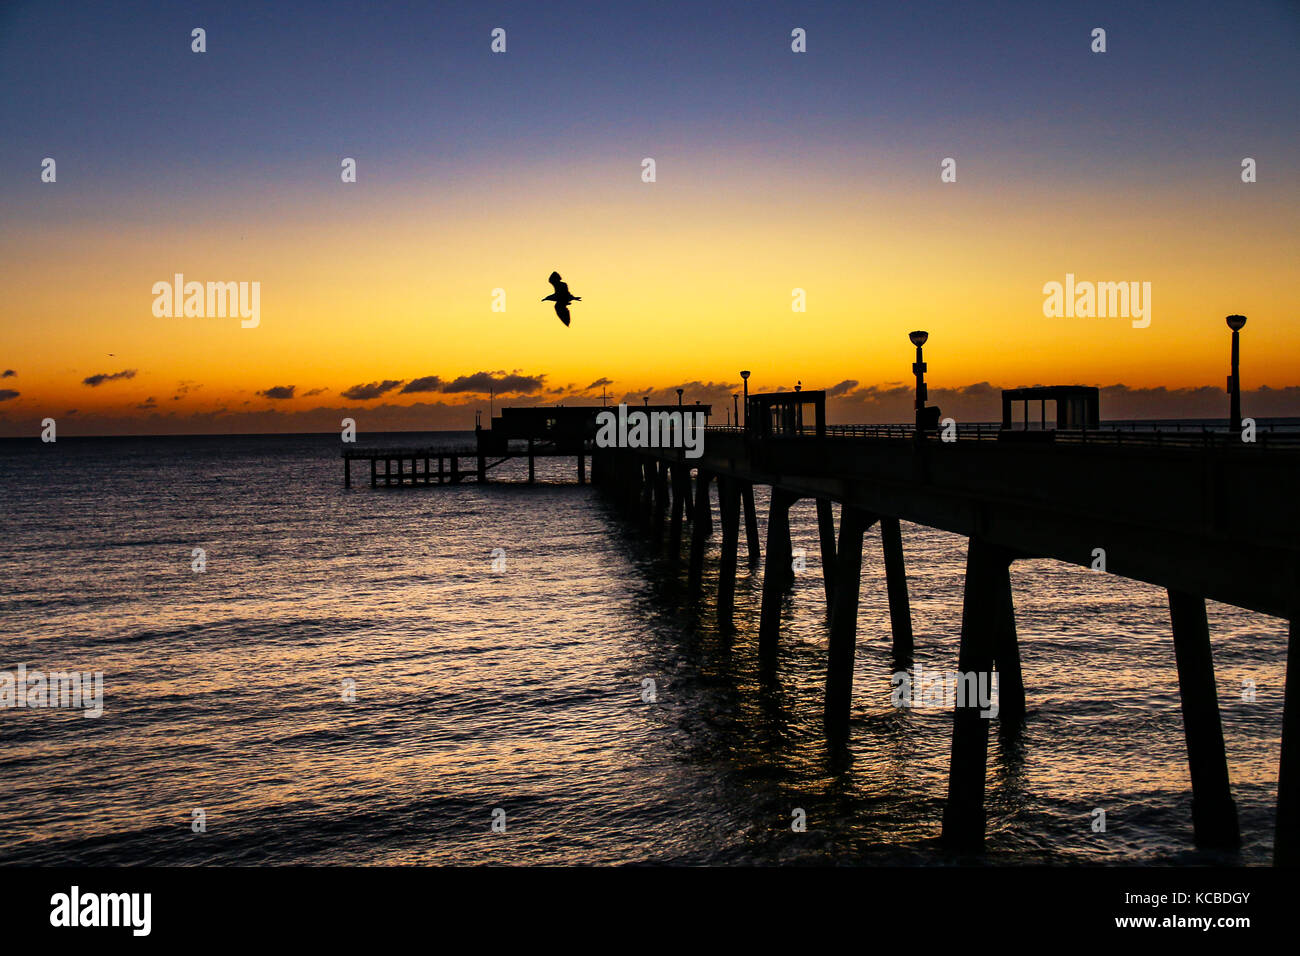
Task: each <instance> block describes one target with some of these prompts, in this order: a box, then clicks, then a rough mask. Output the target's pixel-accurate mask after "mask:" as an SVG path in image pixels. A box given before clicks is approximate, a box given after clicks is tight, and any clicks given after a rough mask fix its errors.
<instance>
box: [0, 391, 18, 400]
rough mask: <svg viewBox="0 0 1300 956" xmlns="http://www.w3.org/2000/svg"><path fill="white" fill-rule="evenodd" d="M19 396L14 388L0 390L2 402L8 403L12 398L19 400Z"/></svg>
mask: <svg viewBox="0 0 1300 956" xmlns="http://www.w3.org/2000/svg"><path fill="white" fill-rule="evenodd" d="M18 394H19V393H18V392H15V391H14V390H13V389H12V388H0V402H7V401H9V400H10V399H11V398H17V397H18Z"/></svg>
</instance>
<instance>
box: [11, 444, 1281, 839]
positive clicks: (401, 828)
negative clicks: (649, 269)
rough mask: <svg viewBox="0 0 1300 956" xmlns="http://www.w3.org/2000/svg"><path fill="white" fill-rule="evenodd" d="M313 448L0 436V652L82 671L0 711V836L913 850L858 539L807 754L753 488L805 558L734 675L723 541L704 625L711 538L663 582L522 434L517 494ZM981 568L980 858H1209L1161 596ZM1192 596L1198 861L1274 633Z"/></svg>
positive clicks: (670, 566) (801, 635) (792, 609)
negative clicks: (849, 601)
mask: <svg viewBox="0 0 1300 956" xmlns="http://www.w3.org/2000/svg"><path fill="white" fill-rule="evenodd" d="M403 437H404V438H410V436H403ZM411 440H412V443H420V442H424V441H427V440H428V439H427V436H422V437H419V438H414V439H411ZM337 452H338V445H337V439H336V438H329V437H289V438H239V439H113V440H100V441H94V440H80V441H78V440H75V439H61V440H60V441H59V442H58V444H57V446H41V445H39V444H38V443H34V442H24V443H21V444H19V443H6V444H5V445H4V446H3V447H0V480H3V482H4V486H5V488H6V496H7V502H6V509H5V511H4V513H3V515H0V565H2V566H3V568H4V580H5V587H4V593H3V595H2V596H0V620H2V621H3V633H4V635H5V643H4V650H3V656H2V657H0V669H9V670H12V669H13V668H14V667H15V666H16V665H17V664H18V663H20V662H25V663H27V664H28V665H29V666H31V667H43V668H46V669H49V670H54V669H70V670H71V669H77V670H83V671H85V670H102V671H104V673H105V685H104V694H105V713H104V716H103V717H102V718H100V719H98V720H87V719H84V718H82V717H81V716H80V715H78V714H76V713H73V712H66V711H52V710H2V711H0V771H2V772H3V774H4V779H5V781H6V790H7V793H6V799H5V800H4V801H3V802H0V861H3V862H10V863H12V862H21V863H42V864H54V863H84V864H102V863H243V864H249V863H411V864H440V863H446V864H451V863H457V864H465V863H476V862H491V863H621V862H674V863H705V862H708V863H764V864H766V863H780V862H797V863H823V862H836V863H922V864H929V863H938V862H943V861H944V860H945V857H944V856H943V855H942V854H941V853H940V851H939V850H938V848H937V847H936V845H935V840H936V837H937V836H938V832H939V824H940V820H941V817H942V808H943V799H944V796H945V793H946V780H947V763H948V745H949V735H950V730H951V715H950V713H949V712H947V711H945V710H933V709H916V710H910V711H906V710H904V711H900V710H896V709H895V708H893V707H892V706H891V705H890V689H891V688H890V672H891V670H892V667H891V660H890V643H889V622H888V610H887V603H886V597H885V593H884V580H883V563H882V560H881V556H880V545H879V531H878V529H873V530H872V531H871V532H870V534H869V535H868V539H867V544H866V548H865V553H866V554H867V560H866V562H865V566H864V569H863V594H862V602H861V608H860V622H859V643H858V651H857V666H856V674H855V678H854V707H853V723H852V732H851V738H850V740H849V742H848V744H847V746H846V747H842V748H832V747H829V746H828V745H827V742H826V739H825V736H824V733H823V730H822V724H821V720H822V694H823V689H824V688H823V685H824V680H825V660H826V636H827V618H826V608H825V601H824V597H823V593H822V582H821V577H820V567H819V558H818V555H819V549H818V545H817V530H816V517H815V512H814V508H813V505H812V503H811V502H801V503H799V504H798V505H796V506H795V507H794V508H793V509H792V512H791V518H792V527H793V534H794V539H795V546H796V547H804V548H805V549H806V551H807V562H808V571H807V572H806V573H803V574H801V575H799V576H798V578H797V580H796V583H795V586H794V588H793V590H792V592H791V594H790V597H789V598H788V599H787V602H786V607H785V621H784V624H783V631H782V641H781V649H780V655H779V658H778V660H777V662H776V666H775V668H774V669H771V670H769V669H766V668H762V667H760V664H759V660H758V654H757V628H758V608H759V603H760V601H759V597H760V593H759V592H760V582H761V576H760V575H759V574H758V573H757V569H754V568H751V567H750V566H749V565H748V564H747V563H746V561H745V552H744V537H743V535H742V539H741V542H742V543H741V549H742V550H741V561H740V572H741V578H740V580H739V582H738V585H737V592H736V614H735V621H736V630H735V632H734V633H731V634H722V633H720V632H719V629H718V627H717V625H716V620H715V609H714V607H713V604H712V591H713V582H714V580H715V576H716V575H715V572H716V559H717V552H716V548H717V544H718V537H717V536H716V535H715V537H714V540H713V542H712V545H713V550H711V552H710V555H709V563H708V565H707V566H706V589H705V594H704V595H703V597H702V598H701V599H699V600H693V599H691V598H690V596H689V595H688V594H687V592H686V587H685V567H684V563H678V564H674V563H673V562H672V561H670V560H669V559H668V557H667V556H666V555H665V554H664V553H663V551H662V545H660V546H659V547H656V546H655V544H654V542H653V539H652V538H647V537H646V536H645V535H643V534H642V533H640V532H639V531H638V530H637V529H636V528H635V527H634V526H632V525H629V524H628V523H627V522H626V521H625V520H624V519H623V518H622V517H620V516H619V515H618V514H616V513H615V511H614V510H613V509H612V508H611V507H610V506H609V505H608V504H606V502H605V501H604V500H603V499H602V498H601V497H600V496H599V494H598V493H596V492H595V491H593V490H592V489H591V488H589V487H581V488H579V487H575V486H572V485H567V484H558V482H570V481H571V480H572V478H573V475H572V471H573V463H572V462H571V461H566V460H555V461H547V460H543V461H542V462H539V467H538V476H539V479H540V480H541V481H542V482H548V481H553V482H557V484H553V485H552V484H542V485H539V486H536V487H531V488H529V487H525V486H519V485H515V486H509V485H505V484H495V485H490V486H488V487H486V488H478V487H476V486H474V485H472V484H471V485H464V486H460V487H457V488H454V489H450V488H445V489H437V488H433V489H423V488H418V489H410V488H407V489H393V490H382V489H380V490H373V491H372V490H371V489H369V488H366V487H358V488H356V489H354V490H352V491H350V492H345V491H344V490H343V488H342V480H341V478H342V476H341V471H342V468H341V463H340V462H339V460H338V458H337ZM52 462H53V464H51V463H52ZM525 469H526V466H519V465H518V464H517V463H512V464H510V465H506V466H502V468H501V469H499V470H498V471H499V473H500V478H501V479H511V478H513V479H515V480H519V479H521V478H522V476H523V475H524V474H525ZM494 474H497V472H494ZM765 503H766V502H765V500H764V499H763V496H762V494H761V493H760V496H759V502H758V504H759V513H760V521H761V520H762V515H763V514H764V505H765ZM717 527H718V525H717V524H715V529H716V528H717ZM903 532H904V548H905V551H906V556H907V562H908V575H909V581H910V587H911V598H912V609H913V616H914V627H915V630H916V659H917V661H919V662H921V663H922V665H923V666H924V667H926V668H931V667H933V668H934V669H935V670H936V671H938V670H952V669H955V667H956V654H957V632H958V626H959V623H960V614H961V585H962V576H963V570H964V542H963V541H962V540H961V539H960V538H956V537H954V536H951V535H947V534H943V533H940V532H934V531H930V530H928V529H924V528H918V527H914V526H909V525H904V529H903ZM195 548H203V549H205V551H206V555H207V569H206V571H204V572H203V573H201V574H200V573H195V572H194V571H192V570H191V561H192V552H193V549H195ZM494 548H502V549H504V551H505V555H506V564H505V569H504V570H503V571H500V572H494V571H493V567H492V557H491V552H492V550H493V549H494ZM1013 583H1014V587H1015V597H1016V605H1017V614H1018V626H1019V634H1020V641H1021V648H1022V655H1023V658H1024V674H1025V682H1026V686H1027V697H1028V705H1029V716H1028V718H1027V720H1026V723H1025V726H1024V729H1023V733H1021V734H1019V735H1015V734H1007V733H1006V732H1005V730H1006V728H1001V727H1000V726H999V725H1000V722H995V725H994V726H995V729H996V730H999V731H1001V732H997V733H994V734H993V735H991V737H990V758H989V760H990V763H989V792H988V806H989V811H990V825H989V833H990V836H989V854H988V858H989V859H990V860H992V861H995V862H1020V861H1025V862H1031V861H1033V862H1042V861H1057V862H1061V861H1071V862H1081V861H1082V862H1189V861H1205V860H1209V859H1212V858H1211V857H1209V856H1207V855H1205V854H1200V853H1197V852H1196V851H1194V850H1193V849H1192V843H1191V812H1190V794H1189V792H1188V776H1187V765H1186V755H1185V748H1184V742H1183V737H1182V722H1181V716H1180V712H1179V703H1178V687H1177V680H1176V673H1175V670H1174V659H1173V649H1172V644H1171V640H1170V637H1169V622H1168V610H1167V607H1166V605H1165V600H1164V593H1163V592H1162V591H1160V590H1159V589H1157V588H1153V587H1149V586H1146V585H1140V584H1136V583H1134V582H1129V581H1126V580H1124V579H1122V578H1117V577H1113V576H1107V575H1102V574H1094V573H1089V572H1086V571H1083V570H1080V569H1076V568H1071V567H1067V566H1064V565H1060V564H1056V563H1054V562H1048V561H1033V562H1023V563H1018V564H1016V565H1015V566H1013ZM1210 613H1211V628H1212V632H1213V634H1214V648H1215V655H1216V665H1217V668H1218V671H1217V673H1218V678H1219V689H1220V701H1221V706H1222V709H1223V720H1224V728H1225V735H1226V739H1227V746H1228V757H1229V769H1230V773H1231V777H1232V783H1233V793H1234V797H1235V798H1236V801H1237V806H1238V810H1239V813H1240V817H1241V828H1242V834H1243V840H1244V841H1245V846H1244V847H1243V849H1242V851H1241V852H1240V854H1239V855H1236V856H1233V857H1230V859H1240V860H1242V861H1245V862H1260V863H1262V862H1267V861H1268V859H1269V855H1270V848H1271V841H1272V829H1273V819H1272V817H1273V809H1274V807H1275V798H1276V775H1277V756H1278V734H1279V732H1280V726H1281V705H1282V688H1283V675H1284V663H1283V661H1284V655H1285V624H1284V622H1282V621H1280V620H1276V619H1272V618H1268V617H1264V616H1261V615H1257V614H1252V613H1248V612H1245V611H1240V610H1238V609H1235V608H1230V607H1224V606H1220V605H1211V609H1210ZM646 678H650V679H652V680H653V681H654V684H655V700H654V701H653V702H650V703H647V702H644V701H643V700H642V691H643V686H644V685H643V680H644V679H646ZM348 679H350V680H351V681H354V682H355V700H354V701H351V702H349V701H345V700H344V699H343V697H344V693H343V690H344V681H345V680H348ZM1247 679H1250V680H1253V681H1254V682H1255V684H1256V686H1257V695H1258V697H1257V700H1256V702H1254V703H1247V702H1245V701H1243V700H1242V693H1241V688H1242V682H1243V681H1244V680H1247ZM498 807H499V808H502V809H503V810H505V812H506V820H507V827H506V832H505V833H504V834H501V833H493V832H492V830H491V822H492V811H493V809H494V808H498ZM1098 807H1100V808H1102V809H1104V810H1105V811H1106V818H1107V824H1108V832H1106V833H1094V832H1092V829H1091V823H1092V820H1093V816H1092V811H1093V809H1094V808H1098ZM195 809H202V810H203V811H204V813H205V816H206V825H207V831H206V832H205V833H194V832H192V829H191V822H192V819H193V811H194V810H195ZM796 809H802V810H803V811H805V813H806V816H807V825H808V829H807V832H805V833H795V832H793V831H792V830H791V826H790V824H791V820H792V813H793V812H794V811H795V810H796Z"/></svg>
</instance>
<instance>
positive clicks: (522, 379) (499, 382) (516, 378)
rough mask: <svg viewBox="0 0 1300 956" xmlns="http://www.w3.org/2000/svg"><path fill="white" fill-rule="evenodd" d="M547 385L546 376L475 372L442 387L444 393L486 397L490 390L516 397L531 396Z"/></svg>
mask: <svg viewBox="0 0 1300 956" xmlns="http://www.w3.org/2000/svg"><path fill="white" fill-rule="evenodd" d="M545 383H546V376H545V375H518V374H516V373H514V372H511V373H510V374H509V375H507V374H506V373H505V372H501V371H498V372H475V373H474V374H473V375H462V376H460V378H457V379H455V380H454V381H451V382H448V383H447V384H446V385H444V386H443V387H442V390H443V391H444V392H448V393H451V392H481V393H483V394H484V395H486V394H487V393H488V391H489V390H491V391H495V392H498V393H500V394H503V395H504V394H506V393H514V394H516V395H531V394H533V393H534V392H539V391H541V390H542V387H543V385H545Z"/></svg>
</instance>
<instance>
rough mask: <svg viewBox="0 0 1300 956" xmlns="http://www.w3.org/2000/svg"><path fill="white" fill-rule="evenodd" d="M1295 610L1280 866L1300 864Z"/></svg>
mask: <svg viewBox="0 0 1300 956" xmlns="http://www.w3.org/2000/svg"><path fill="white" fill-rule="evenodd" d="M1298 619H1300V618H1298V617H1297V614H1296V613H1295V612H1292V614H1291V633H1290V635H1289V637H1288V639H1287V652H1286V689H1285V692H1284V693H1285V701H1284V703H1283V704H1282V754H1281V756H1280V757H1279V759H1278V769H1277V826H1276V829H1275V830H1274V835H1273V862H1274V863H1275V864H1276V865H1277V866H1297V865H1300V700H1297V699H1296V694H1297V692H1300V687H1297V686H1296V682H1295V681H1294V680H1293V679H1292V678H1291V662H1292V661H1293V660H1295V656H1296V653H1297V651H1300V639H1297V637H1296V634H1297V632H1298V631H1300V627H1297V624H1296V622H1297V620H1298Z"/></svg>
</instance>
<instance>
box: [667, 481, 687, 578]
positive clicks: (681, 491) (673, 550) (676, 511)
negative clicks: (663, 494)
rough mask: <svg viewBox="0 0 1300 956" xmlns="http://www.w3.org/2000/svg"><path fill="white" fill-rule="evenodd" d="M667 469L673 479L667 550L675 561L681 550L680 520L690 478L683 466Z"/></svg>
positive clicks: (683, 510)
mask: <svg viewBox="0 0 1300 956" xmlns="http://www.w3.org/2000/svg"><path fill="white" fill-rule="evenodd" d="M669 468H670V469H671V471H672V479H673V516H672V520H671V521H670V522H669V537H668V550H669V553H670V554H671V555H672V557H673V560H674V561H675V560H677V558H678V556H679V555H680V554H681V550H682V519H683V518H684V516H685V511H686V499H687V497H688V496H689V495H688V493H689V491H690V476H689V475H687V474H686V466H685V465H670V466H669Z"/></svg>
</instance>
